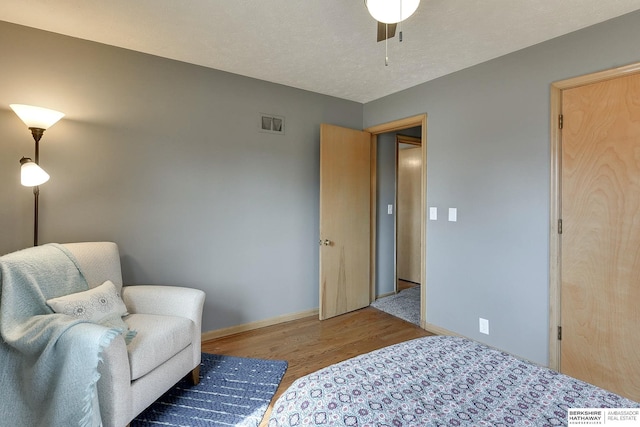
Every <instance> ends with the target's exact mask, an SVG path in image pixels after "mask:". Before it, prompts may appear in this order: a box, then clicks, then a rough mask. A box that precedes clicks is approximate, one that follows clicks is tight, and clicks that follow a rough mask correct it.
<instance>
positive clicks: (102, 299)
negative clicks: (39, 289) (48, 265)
mask: <svg viewBox="0 0 640 427" xmlns="http://www.w3.org/2000/svg"><path fill="white" fill-rule="evenodd" d="M47 305H49V307H51V309H52V310H53V311H55V312H56V313H62V314H66V315H68V316H71V317H74V318H76V319H82V320H87V321H89V322H93V323H99V324H101V325H104V326H106V327H109V328H116V329H120V330H121V332H122V333H123V334H124V336H125V340H126V342H127V344H128V343H129V342H131V340H132V339H133V337H134V336H135V334H136V332H135V331H130V330H129V327H128V326H127V324H126V323H125V322H124V320H122V316H126V315H127V314H129V313H128V311H127V306H126V305H124V302H123V301H122V298H121V297H120V294H119V293H118V290H117V288H116V285H114V284H113V282H111V281H110V280H107V281H106V282H104V283H103V284H102V285H100V286H96V287H95V288H93V289H89V290H88V291H83V292H76V293H75V294H69V295H64V296H61V297H58V298H52V299H49V300H47Z"/></svg>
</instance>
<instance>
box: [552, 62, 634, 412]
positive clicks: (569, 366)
mask: <svg viewBox="0 0 640 427" xmlns="http://www.w3.org/2000/svg"><path fill="white" fill-rule="evenodd" d="M562 114H563V129H562V131H561V132H562V176H561V192H562V197H561V218H562V234H561V319H562V321H561V323H562V341H561V368H560V369H561V371H562V372H563V373H566V374H568V375H571V376H573V377H577V378H579V379H582V380H584V381H587V382H590V383H592V384H595V385H598V386H600V387H603V388H605V389H608V390H611V391H613V392H615V393H618V394H621V395H623V396H625V397H628V398H631V399H633V400H636V401H640V369H639V367H640V352H639V351H638V349H640V329H639V328H640V308H639V307H640V306H639V305H638V304H639V302H640V74H636V75H631V76H625V77H620V78H616V79H612V80H606V81H603V82H599V83H593V84H588V85H585V86H580V87H577V88H573V89H567V90H564V91H563V92H562Z"/></svg>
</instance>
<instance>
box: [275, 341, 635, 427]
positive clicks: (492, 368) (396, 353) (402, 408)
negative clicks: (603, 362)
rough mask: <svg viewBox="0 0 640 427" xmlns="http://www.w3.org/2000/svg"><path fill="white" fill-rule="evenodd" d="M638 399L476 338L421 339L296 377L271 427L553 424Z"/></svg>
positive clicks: (278, 403) (279, 402) (628, 405)
mask: <svg viewBox="0 0 640 427" xmlns="http://www.w3.org/2000/svg"><path fill="white" fill-rule="evenodd" d="M639 407H640V404H638V403H637V402H633V401H631V400H628V399H625V398H623V397H621V396H618V395H616V394H613V393H610V392H608V391H605V390H603V389H600V388H598V387H595V386H593V385H590V384H587V383H584V382H582V381H579V380H576V379H574V378H571V377H568V376H566V375H563V374H560V373H558V372H556V371H553V370H550V369H547V368H544V367H541V366H538V365H535V364H533V363H530V362H526V361H523V360H520V359H517V358H515V357H513V356H511V355H509V354H508V353H504V352H500V351H497V350H495V349H491V348H489V347H487V346H485V345H482V344H480V343H478V342H475V341H471V340H468V339H464V338H458V337H449V336H433V337H425V338H418V339H415V340H411V341H407V342H403V343H400V344H396V345H393V346H389V347H385V348H382V349H380V350H376V351H373V352H371V353H367V354H363V355H361V356H358V357H355V358H353V359H349V360H346V361H344V362H341V363H337V364H335V365H332V366H329V367H327V368H324V369H322V370H319V371H317V372H314V373H312V374H309V375H307V376H304V377H302V378H299V379H298V380H296V381H295V382H294V383H293V384H292V385H291V386H290V387H289V389H288V390H287V391H285V392H284V393H283V394H282V396H280V398H279V399H278V400H277V401H276V403H275V404H274V406H273V411H272V413H271V417H270V419H269V424H268V425H269V427H288V426H330V425H333V426H361V427H362V426H375V427H382V426H389V427H400V426H420V427H423V426H445V425H446V426H515V425H517V426H556V425H566V424H567V410H568V409H569V408H639Z"/></svg>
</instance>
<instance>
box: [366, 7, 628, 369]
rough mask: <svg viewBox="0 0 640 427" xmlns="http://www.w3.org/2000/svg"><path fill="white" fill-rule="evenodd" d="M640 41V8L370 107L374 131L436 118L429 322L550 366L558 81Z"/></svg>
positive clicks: (611, 60)
mask: <svg viewBox="0 0 640 427" xmlns="http://www.w3.org/2000/svg"><path fill="white" fill-rule="evenodd" d="M638 40H640V12H634V13H632V14H629V15H625V16H623V17H620V18H617V19H615V20H612V21H608V22H605V23H602V24H599V25H596V26H593V27H589V28H587V29H584V30H581V31H579V32H575V33H572V34H569V35H567V36H563V37H560V38H557V39H554V40H551V41H549V42H545V43H542V44H539V45H536V46H533V47H530V48H528V49H524V50H521V51H519V52H516V53H513V54H510V55H507V56H504V57H501V58H498V59H495V60H492V61H489V62H486V63H484V64H481V65H478V66H475V67H472V68H469V69H466V70H463V71H460V72H457V73H454V74H451V75H449V76H445V77H443V78H440V79H437V80H434V81H431V82H428V83H425V84H422V85H419V86H416V87H414V88H411V89H409V90H406V91H403V92H399V93H396V94H394V95H391V96H388V97H385V98H382V99H379V100H376V101H373V102H370V103H367V104H365V106H364V126H365V127H368V126H372V125H376V124H379V123H385V122H388V121H391V120H395V119H398V118H403V117H408V116H413V115H415V114H419V113H427V114H428V123H427V140H428V151H427V153H428V160H427V185H428V187H427V204H428V206H436V207H438V208H439V212H438V213H439V218H438V220H437V221H428V223H427V289H428V295H427V321H428V322H430V323H432V324H434V325H437V326H440V327H443V328H446V329H449V330H451V331H455V332H457V333H460V334H462V335H465V336H469V337H472V338H476V339H478V340H480V341H484V342H486V343H488V344H490V345H493V346H496V347H499V348H501V349H505V350H506V351H509V352H512V353H515V354H517V355H520V356H523V357H526V358H528V359H530V360H533V361H535V362H538V363H542V364H546V363H547V361H548V343H547V339H548V333H547V327H548V316H549V314H548V312H549V309H548V302H549V293H548V289H549V258H548V257H549V251H548V247H549V238H548V230H549V196H550V194H549V173H550V172H549V171H550V160H549V158H550V152H549V146H550V144H549V128H550V123H549V114H550V113H549V108H550V100H549V85H550V84H551V83H552V82H554V81H558V80H562V79H566V78H570V77H573V76H578V75H583V74H586V73H591V72H595V71H599V70H603V69H609V68H613V67H616V66H621V65H626V64H629V63H632V62H637V61H640V53H639V52H640V51H639V50H638ZM449 207H456V208H458V222H455V223H453V222H448V221H446V209H447V208H449ZM479 317H484V318H486V319H488V320H489V321H490V335H488V336H487V335H483V334H480V333H479V332H478V318H479Z"/></svg>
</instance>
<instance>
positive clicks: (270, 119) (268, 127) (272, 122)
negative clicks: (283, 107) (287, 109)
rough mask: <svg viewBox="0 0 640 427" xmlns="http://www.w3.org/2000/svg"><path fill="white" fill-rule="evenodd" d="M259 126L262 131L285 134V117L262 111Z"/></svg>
mask: <svg viewBox="0 0 640 427" xmlns="http://www.w3.org/2000/svg"><path fill="white" fill-rule="evenodd" d="M259 126H260V127H259V128H258V129H260V132H267V133H278V134H282V135H284V117H282V116H275V115H273V114H264V113H260V123H259Z"/></svg>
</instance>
